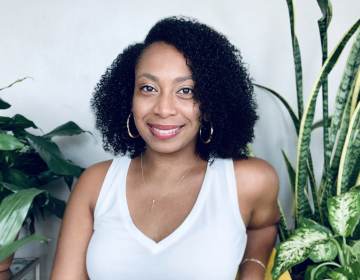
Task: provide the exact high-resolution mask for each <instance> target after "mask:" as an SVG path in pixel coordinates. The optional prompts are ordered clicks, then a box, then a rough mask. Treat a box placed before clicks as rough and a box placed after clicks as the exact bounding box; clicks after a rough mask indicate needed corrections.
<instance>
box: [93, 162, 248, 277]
mask: <svg viewBox="0 0 360 280" xmlns="http://www.w3.org/2000/svg"><path fill="white" fill-rule="evenodd" d="M130 161H131V159H130V158H129V157H128V156H123V157H116V158H114V160H113V161H112V163H111V165H110V168H109V170H108V171H107V174H106V176H105V179H104V183H103V185H102V187H101V190H100V194H99V197H98V199H97V202H96V206H95V209H94V231H93V234H92V237H91V239H90V242H89V246H88V249H87V255H86V267H87V272H88V275H89V277H90V279H93V280H112V279H124V280H142V279H149V280H155V279H156V280H163V279H164V280H165V279H166V280H204V279H206V280H234V279H235V277H236V273H237V270H238V266H239V264H240V262H241V260H242V257H243V254H244V251H245V247H246V241H247V235H246V228H245V225H244V222H243V220H242V217H241V214H240V210H239V204H238V199H237V189H236V180H235V173H234V166H233V161H232V159H220V158H216V159H215V161H214V163H213V164H211V165H210V164H209V163H208V165H207V170H206V173H205V178H204V180H203V184H202V186H201V189H200V192H199V194H198V197H197V199H196V202H195V204H194V206H193V208H192V210H191V212H190V213H189V214H188V216H187V217H186V218H185V220H184V221H183V222H182V223H181V225H180V226H179V227H178V228H177V229H176V230H175V231H173V232H172V233H171V234H170V235H168V236H167V237H165V238H164V239H163V240H161V241H160V242H158V243H157V242H155V241H154V240H152V239H151V238H149V237H148V236H146V235H145V234H143V233H142V232H141V231H140V230H139V229H138V228H137V227H136V226H135V224H134V223H133V221H132V219H131V216H130V214H129V208H128V205H127V200H126V195H125V191H126V190H125V182H126V175H127V172H128V168H129V165H130Z"/></svg>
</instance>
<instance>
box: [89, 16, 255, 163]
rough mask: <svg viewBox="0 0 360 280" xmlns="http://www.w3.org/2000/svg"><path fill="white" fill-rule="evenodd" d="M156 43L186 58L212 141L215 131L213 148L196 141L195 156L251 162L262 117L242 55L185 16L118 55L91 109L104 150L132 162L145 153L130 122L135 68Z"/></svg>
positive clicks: (156, 27)
mask: <svg viewBox="0 0 360 280" xmlns="http://www.w3.org/2000/svg"><path fill="white" fill-rule="evenodd" d="M155 42H165V43H167V44H170V45H172V46H174V47H175V48H176V49H177V50H178V51H179V52H181V53H182V54H183V55H184V57H185V59H186V63H187V65H188V66H189V68H190V70H191V73H192V77H193V80H194V82H195V85H194V99H195V100H196V101H197V102H198V103H199V107H200V113H201V119H200V120H201V128H202V132H204V134H205V135H210V134H209V133H210V126H212V127H213V135H212V137H211V141H210V143H208V144H205V143H204V142H203V141H202V140H201V139H200V137H199V136H198V139H197V142H196V153H197V154H198V155H199V156H200V157H201V158H202V159H204V160H210V159H213V158H216V157H220V158H233V159H242V158H247V157H248V156H249V150H248V146H247V145H248V144H249V143H251V142H252V141H253V138H254V126H255V122H256V121H257V120H258V118H259V117H258V115H257V113H256V108H257V104H256V102H255V100H254V91H253V85H252V82H251V79H250V77H249V74H248V72H247V70H246V67H245V66H244V63H243V61H242V57H241V54H240V51H239V50H238V49H237V48H236V47H235V46H234V45H232V44H231V43H230V42H229V41H228V39H227V38H226V37H225V36H224V35H223V34H221V33H219V32H217V31H215V30H214V29H212V28H211V27H209V26H207V25H205V24H202V23H200V22H198V21H197V20H196V19H194V18H190V17H185V16H172V17H167V18H164V19H162V20H160V21H158V22H157V23H156V24H155V25H154V26H153V27H152V28H151V29H150V31H149V33H148V34H147V36H146V38H145V40H144V42H142V43H135V44H132V45H129V46H128V47H127V48H126V49H125V50H124V51H123V52H122V53H121V54H119V55H118V57H117V58H116V59H115V60H114V62H113V63H112V64H111V66H110V67H109V68H108V69H107V70H106V72H105V74H104V75H103V76H102V77H101V79H100V81H99V83H98V84H97V85H96V87H95V90H94V94H93V97H92V99H91V108H92V110H93V111H94V113H95V118H96V128H97V129H99V130H100V132H101V133H102V138H103V146H104V149H105V150H106V151H110V152H112V153H113V154H114V155H118V154H120V155H125V154H126V153H129V155H130V157H131V158H134V157H136V156H138V155H139V154H140V153H141V152H143V151H144V150H145V147H146V146H145V142H144V140H143V139H142V138H141V137H138V138H135V139H133V138H131V137H129V135H128V132H127V125H126V122H127V118H128V116H129V114H130V112H131V108H132V97H133V92H134V82H135V68H136V65H137V63H138V61H139V59H140V57H141V54H142V52H143V51H144V50H145V49H146V48H147V47H148V46H149V45H151V44H152V43H155ZM131 126H132V127H134V123H133V122H132V123H131ZM204 138H207V137H206V136H205V137H204Z"/></svg>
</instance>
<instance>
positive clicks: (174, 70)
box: [135, 42, 191, 74]
mask: <svg viewBox="0 0 360 280" xmlns="http://www.w3.org/2000/svg"><path fill="white" fill-rule="evenodd" d="M135 72H136V73H137V74H141V72H149V73H154V74H156V72H159V73H168V74H179V73H182V74H191V71H190V68H189V67H188V66H187V64H186V59H185V56H184V55H183V54H182V53H181V52H180V51H178V50H177V49H176V48H175V47H174V46H172V45H170V44H167V43H164V42H155V43H153V44H151V45H149V46H148V47H147V48H146V49H145V50H144V51H143V53H142V54H141V56H140V59H139V62H138V63H137V65H136V71H135Z"/></svg>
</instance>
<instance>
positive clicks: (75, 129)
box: [43, 121, 91, 138]
mask: <svg viewBox="0 0 360 280" xmlns="http://www.w3.org/2000/svg"><path fill="white" fill-rule="evenodd" d="M84 132H88V133H90V134H91V132H89V131H85V130H83V129H81V128H80V127H79V126H78V125H77V124H76V123H74V122H73V121H70V122H67V123H64V124H62V125H60V126H58V127H57V128H55V129H54V130H52V131H50V132H49V133H47V134H45V135H44V136H43V137H46V138H52V137H54V136H71V135H76V134H81V133H84Z"/></svg>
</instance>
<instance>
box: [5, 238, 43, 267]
mask: <svg viewBox="0 0 360 280" xmlns="http://www.w3.org/2000/svg"><path fill="white" fill-rule="evenodd" d="M33 241H40V242H44V241H49V239H48V238H46V237H45V236H42V235H39V234H32V235H30V236H26V237H24V238H22V239H19V240H16V241H13V242H10V243H9V244H6V245H4V246H2V247H0V262H1V261H3V260H5V259H6V258H7V257H9V256H10V255H12V254H13V253H15V252H16V251H17V250H18V249H19V248H20V247H22V246H24V245H26V244H28V243H30V242H33Z"/></svg>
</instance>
